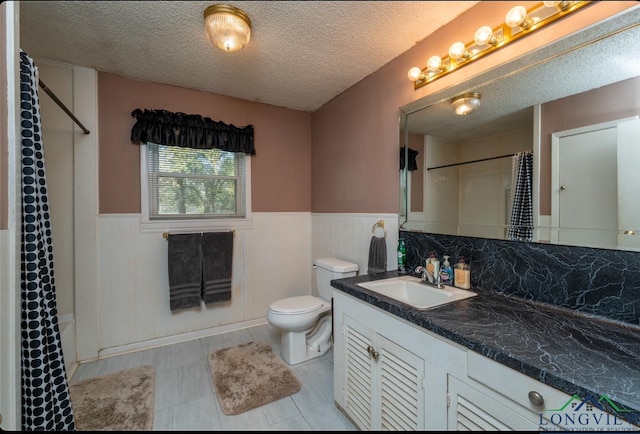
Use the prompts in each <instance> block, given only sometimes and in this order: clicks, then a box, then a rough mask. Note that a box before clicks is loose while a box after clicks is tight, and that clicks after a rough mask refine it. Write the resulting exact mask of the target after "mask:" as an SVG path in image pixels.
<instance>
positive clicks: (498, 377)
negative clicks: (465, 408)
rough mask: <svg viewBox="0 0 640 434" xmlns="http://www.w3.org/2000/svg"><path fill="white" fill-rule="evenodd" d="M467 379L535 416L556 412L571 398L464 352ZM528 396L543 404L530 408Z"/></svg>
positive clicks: (499, 365) (495, 363)
mask: <svg viewBox="0 0 640 434" xmlns="http://www.w3.org/2000/svg"><path fill="white" fill-rule="evenodd" d="M467 375H468V377H469V378H471V379H473V380H475V381H477V382H479V383H482V384H484V385H485V386H487V387H489V388H491V389H493V390H495V391H496V392H498V393H500V394H502V395H504V396H506V397H507V398H509V399H510V400H512V401H514V402H515V403H517V404H519V405H521V406H522V407H524V408H526V409H529V410H531V411H532V412H533V413H534V414H535V415H539V414H540V413H541V412H544V411H545V410H549V409H555V408H560V407H562V405H563V404H565V403H566V402H567V400H568V399H570V398H571V396H570V395H568V394H566V393H564V392H561V391H560V390H558V389H555V388H553V387H551V386H547V385H546V384H544V383H541V382H539V381H538V380H535V379H533V378H531V377H529V376H527V375H525V374H522V373H520V372H518V371H516V370H515V369H512V368H509V367H508V366H505V365H502V364H500V363H498V362H496V361H494V360H491V359H489V358H488V357H485V356H483V355H481V354H479V353H476V352H473V351H468V352H467ZM529 392H536V393H538V394H539V395H540V396H541V397H542V398H543V399H544V402H543V404H542V405H534V404H533V403H532V402H531V400H530V399H529Z"/></svg>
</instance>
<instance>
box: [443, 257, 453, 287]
mask: <svg viewBox="0 0 640 434" xmlns="http://www.w3.org/2000/svg"><path fill="white" fill-rule="evenodd" d="M443 258H444V262H443V263H442V268H441V269H440V282H441V283H442V284H444V285H449V286H453V268H452V267H451V263H450V262H449V256H448V255H444V256H443Z"/></svg>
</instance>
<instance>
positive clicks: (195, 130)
mask: <svg viewBox="0 0 640 434" xmlns="http://www.w3.org/2000/svg"><path fill="white" fill-rule="evenodd" d="M131 116H133V117H134V118H136V123H135V124H134V125H133V128H131V141H132V142H134V143H147V142H152V143H157V144H160V145H166V146H180V147H183V148H195V149H213V148H216V149H221V150H223V151H228V152H244V153H245V154H249V155H255V153H256V151H255V149H254V147H253V125H247V126H245V127H241V128H240V127H236V126H234V125H227V124H225V123H224V122H218V121H214V120H211V119H209V118H205V117H202V116H200V115H188V114H185V113H179V112H177V113H173V112H169V111H166V110H149V109H144V110H141V109H135V110H134V111H133V112H131Z"/></svg>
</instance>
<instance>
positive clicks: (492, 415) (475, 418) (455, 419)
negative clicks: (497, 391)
mask: <svg viewBox="0 0 640 434" xmlns="http://www.w3.org/2000/svg"><path fill="white" fill-rule="evenodd" d="M448 383H449V406H448V409H447V421H448V427H447V429H448V430H449V431H539V427H538V425H536V424H535V423H533V422H531V421H530V420H528V419H527V418H525V417H524V416H522V415H519V414H518V413H516V412H514V411H513V410H511V409H509V408H507V407H506V406H504V405H503V404H501V403H499V402H498V401H496V400H494V399H492V398H490V397H489V396H487V395H486V394H485V393H483V392H481V391H480V390H478V389H476V388H474V387H471V386H470V385H468V384H466V383H463V382H462V381H460V380H458V379H457V378H455V377H453V376H451V375H449V377H448Z"/></svg>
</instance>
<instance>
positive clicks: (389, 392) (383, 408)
mask: <svg viewBox="0 0 640 434" xmlns="http://www.w3.org/2000/svg"><path fill="white" fill-rule="evenodd" d="M375 347H376V348H379V350H378V351H379V353H380V356H379V358H378V362H377V368H378V371H377V372H378V377H379V380H378V383H379V384H380V425H381V426H380V427H379V428H377V429H381V430H383V431H392V430H393V431H396V430H401V431H409V430H420V431H423V430H424V429H425V417H424V412H425V396H424V395H425V391H424V370H425V361H424V359H422V358H420V357H418V356H416V355H415V354H413V353H412V352H410V351H408V350H407V349H405V348H403V347H401V346H400V345H397V344H395V343H394V342H392V341H390V340H388V339H386V338H385V337H384V336H382V335H377V336H376V345H375Z"/></svg>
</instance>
